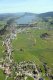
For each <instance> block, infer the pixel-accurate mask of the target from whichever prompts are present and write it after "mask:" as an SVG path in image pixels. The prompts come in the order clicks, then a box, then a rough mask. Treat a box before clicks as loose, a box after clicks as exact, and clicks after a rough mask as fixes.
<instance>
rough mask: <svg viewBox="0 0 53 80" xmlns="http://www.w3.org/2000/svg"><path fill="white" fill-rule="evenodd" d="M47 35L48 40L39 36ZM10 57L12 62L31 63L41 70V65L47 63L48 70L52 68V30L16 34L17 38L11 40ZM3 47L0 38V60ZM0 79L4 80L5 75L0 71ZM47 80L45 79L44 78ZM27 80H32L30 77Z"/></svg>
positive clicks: (36, 30) (33, 30) (29, 29)
mask: <svg viewBox="0 0 53 80" xmlns="http://www.w3.org/2000/svg"><path fill="white" fill-rule="evenodd" d="M43 33H48V34H49V35H50V37H49V38H46V39H43V38H41V37H40V36H41V34H43ZM12 47H13V52H12V57H13V59H14V61H16V62H21V61H32V62H35V64H36V65H38V66H40V67H41V68H42V70H43V74H44V69H43V63H47V66H48V67H49V68H51V69H52V68H53V30H45V29H40V30H38V29H34V28H28V29H26V30H25V31H23V32H21V33H18V34H17V37H16V38H15V39H14V40H12ZM3 51H4V47H3V46H2V39H1V38H0V58H1V57H3V55H4V53H3ZM0 73H1V74H0V79H1V80H4V78H5V75H4V74H3V71H1V70H0ZM52 73H53V69H52ZM3 76H4V78H3ZM45 79H46V80H48V79H47V78H45ZM7 80H12V79H10V78H9V79H7ZM27 80H33V79H31V78H30V77H29V78H28V79H27Z"/></svg>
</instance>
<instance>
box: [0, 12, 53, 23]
mask: <svg viewBox="0 0 53 80" xmlns="http://www.w3.org/2000/svg"><path fill="white" fill-rule="evenodd" d="M46 17H53V12H46V13H41V14H35V13H27V12H25V13H23V12H22V13H6V14H0V21H1V20H4V21H5V20H7V21H8V20H9V22H11V20H13V21H15V22H16V23H17V24H29V23H32V22H34V21H37V20H39V19H41V18H43V20H44V19H45V18H46Z"/></svg>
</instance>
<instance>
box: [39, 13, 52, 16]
mask: <svg viewBox="0 0 53 80" xmlns="http://www.w3.org/2000/svg"><path fill="white" fill-rule="evenodd" d="M38 16H39V17H53V12H46V13H41V14H39V15H38Z"/></svg>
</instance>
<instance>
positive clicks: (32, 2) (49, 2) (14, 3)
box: [0, 0, 53, 13]
mask: <svg viewBox="0 0 53 80" xmlns="http://www.w3.org/2000/svg"><path fill="white" fill-rule="evenodd" d="M48 11H53V0H0V13H13V12H32V13H42V12H48Z"/></svg>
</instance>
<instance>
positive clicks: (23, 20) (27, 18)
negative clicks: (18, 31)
mask: <svg viewBox="0 0 53 80" xmlns="http://www.w3.org/2000/svg"><path fill="white" fill-rule="evenodd" d="M34 20H37V14H33V13H24V14H23V15H22V16H21V17H20V18H19V19H18V18H17V19H16V22H17V24H28V23H31V22H33V21H34Z"/></svg>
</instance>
